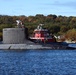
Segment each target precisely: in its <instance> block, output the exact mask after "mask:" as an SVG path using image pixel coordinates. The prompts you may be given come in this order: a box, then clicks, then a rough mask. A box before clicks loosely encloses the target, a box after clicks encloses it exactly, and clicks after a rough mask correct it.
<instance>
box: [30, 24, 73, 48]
mask: <svg viewBox="0 0 76 75" xmlns="http://www.w3.org/2000/svg"><path fill="white" fill-rule="evenodd" d="M43 25H44V24H39V25H38V26H37V28H36V29H35V30H34V32H33V36H32V37H30V40H31V41H32V42H34V43H38V44H41V45H43V46H47V47H51V48H52V49H73V48H72V47H69V46H68V43H66V42H57V41H56V38H55V37H54V35H53V34H50V32H49V30H48V29H44V28H42V26H43Z"/></svg>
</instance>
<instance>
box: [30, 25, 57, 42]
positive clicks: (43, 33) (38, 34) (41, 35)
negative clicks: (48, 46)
mask: <svg viewBox="0 0 76 75" xmlns="http://www.w3.org/2000/svg"><path fill="white" fill-rule="evenodd" d="M43 25H44V24H39V25H38V26H37V28H36V29H35V30H34V32H33V37H30V39H31V41H33V42H36V43H52V42H56V39H55V37H54V35H52V34H51V35H50V32H49V31H48V29H43V28H42V26H43Z"/></svg>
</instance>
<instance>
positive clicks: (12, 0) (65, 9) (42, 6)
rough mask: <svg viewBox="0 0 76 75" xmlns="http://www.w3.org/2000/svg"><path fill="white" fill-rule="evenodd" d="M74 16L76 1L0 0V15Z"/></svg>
mask: <svg viewBox="0 0 76 75" xmlns="http://www.w3.org/2000/svg"><path fill="white" fill-rule="evenodd" d="M36 14H43V15H49V14H55V15H62V16H76V0H0V15H11V16H12V15H16V16H19V15H25V16H30V15H32V16H34V15H36Z"/></svg>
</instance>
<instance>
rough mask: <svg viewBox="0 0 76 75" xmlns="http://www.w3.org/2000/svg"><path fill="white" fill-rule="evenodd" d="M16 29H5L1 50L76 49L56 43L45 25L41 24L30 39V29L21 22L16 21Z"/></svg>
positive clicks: (0, 45)
mask: <svg viewBox="0 0 76 75" xmlns="http://www.w3.org/2000/svg"><path fill="white" fill-rule="evenodd" d="M16 22H17V26H16V28H4V29H3V41H2V43H1V44H0V49H5V50H7V49H8V50H22V49H24V50H28V49H29V50H32V49H34V50H37V49H38V50H47V49H50V50H56V49H57V50H59V49H60V50H65V49H67V50H69V49H76V48H74V47H69V46H68V43H65V42H56V39H55V37H54V36H53V35H50V33H49V31H48V29H44V28H42V26H43V24H39V25H38V26H37V28H36V29H35V30H34V33H33V36H32V37H28V28H26V27H24V25H23V24H22V22H21V21H20V20H16Z"/></svg>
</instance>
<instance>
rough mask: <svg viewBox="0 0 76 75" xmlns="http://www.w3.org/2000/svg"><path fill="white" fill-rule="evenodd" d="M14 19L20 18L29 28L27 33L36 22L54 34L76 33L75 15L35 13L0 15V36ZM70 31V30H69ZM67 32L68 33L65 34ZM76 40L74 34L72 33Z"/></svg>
mask: <svg viewBox="0 0 76 75" xmlns="http://www.w3.org/2000/svg"><path fill="white" fill-rule="evenodd" d="M16 20H21V21H22V23H23V24H24V25H25V27H27V28H28V29H29V34H30V35H31V34H32V33H33V30H34V29H35V28H36V27H37V25H38V24H44V28H45V27H46V28H48V29H49V31H50V32H51V33H53V34H55V35H56V36H58V35H63V34H66V36H67V37H68V36H69V37H70V36H71V34H72V33H71V32H72V31H74V29H75V31H74V32H73V33H75V34H76V17H74V16H70V17H66V16H56V15H52V14H50V15H47V16H44V15H43V14H37V15H35V16H28V17H27V16H24V15H21V16H8V15H0V37H1V36H2V29H3V28H13V27H15V26H16ZM70 31H71V32H70ZM67 33H68V35H67ZM73 37H74V39H75V40H76V35H73Z"/></svg>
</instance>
